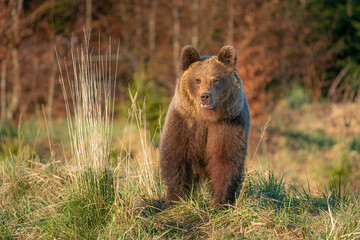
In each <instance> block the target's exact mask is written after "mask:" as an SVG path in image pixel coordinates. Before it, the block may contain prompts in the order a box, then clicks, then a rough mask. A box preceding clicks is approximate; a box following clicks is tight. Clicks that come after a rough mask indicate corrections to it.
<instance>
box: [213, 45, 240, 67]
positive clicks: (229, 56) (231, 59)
mask: <svg viewBox="0 0 360 240" xmlns="http://www.w3.org/2000/svg"><path fill="white" fill-rule="evenodd" d="M217 58H218V60H219V61H220V62H222V63H224V64H225V65H226V66H227V67H230V68H234V69H235V68H236V61H237V53H236V49H235V48H234V47H233V46H231V45H227V46H224V47H222V48H221V49H220V51H219V53H218V55H217Z"/></svg>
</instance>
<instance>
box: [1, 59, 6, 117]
mask: <svg viewBox="0 0 360 240" xmlns="http://www.w3.org/2000/svg"><path fill="white" fill-rule="evenodd" d="M6 68H7V58H6V57H4V59H3V61H2V64H1V124H4V123H5V121H6Z"/></svg>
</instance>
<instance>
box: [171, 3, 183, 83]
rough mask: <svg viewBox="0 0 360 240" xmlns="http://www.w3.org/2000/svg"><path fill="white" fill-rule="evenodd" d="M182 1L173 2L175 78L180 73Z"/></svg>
mask: <svg viewBox="0 0 360 240" xmlns="http://www.w3.org/2000/svg"><path fill="white" fill-rule="evenodd" d="M181 7H182V1H177V0H173V19H174V23H173V24H174V25H173V28H174V29H173V31H174V33H173V58H174V59H173V60H174V70H175V76H177V75H178V74H179V72H180V64H179V58H180V20H181V18H180V13H181Z"/></svg>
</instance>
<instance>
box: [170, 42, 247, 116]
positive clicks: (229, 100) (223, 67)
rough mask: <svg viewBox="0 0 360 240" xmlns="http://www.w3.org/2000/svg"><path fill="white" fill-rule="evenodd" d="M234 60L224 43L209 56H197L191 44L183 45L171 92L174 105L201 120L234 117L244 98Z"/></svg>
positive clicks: (231, 51) (230, 47)
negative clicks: (172, 92) (179, 73)
mask: <svg viewBox="0 0 360 240" xmlns="http://www.w3.org/2000/svg"><path fill="white" fill-rule="evenodd" d="M236 60H237V54H236V50H235V48H234V47H232V46H224V47H223V48H221V49H220V51H219V53H218V54H217V56H212V57H209V56H203V57H200V54H199V52H198V51H197V49H196V48H195V47H193V46H190V45H189V46H186V47H184V48H183V50H182V53H181V67H182V71H183V72H182V74H181V76H180V78H179V80H178V82H177V87H176V92H175V95H176V97H175V104H176V106H177V108H178V109H179V110H180V111H181V112H182V113H183V114H186V115H189V116H191V117H194V118H196V119H200V120H205V121H218V120H220V119H228V118H234V117H236V116H237V115H238V114H239V113H240V111H241V107H242V104H243V101H244V100H243V99H244V93H243V88H242V83H241V80H240V78H239V76H238V75H237V69H236Z"/></svg>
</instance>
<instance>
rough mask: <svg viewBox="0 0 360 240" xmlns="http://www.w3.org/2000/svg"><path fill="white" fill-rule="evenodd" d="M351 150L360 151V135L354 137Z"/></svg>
mask: <svg viewBox="0 0 360 240" xmlns="http://www.w3.org/2000/svg"><path fill="white" fill-rule="evenodd" d="M350 150H351V151H356V152H358V153H360V137H357V138H354V140H353V141H352V143H351V145H350Z"/></svg>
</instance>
